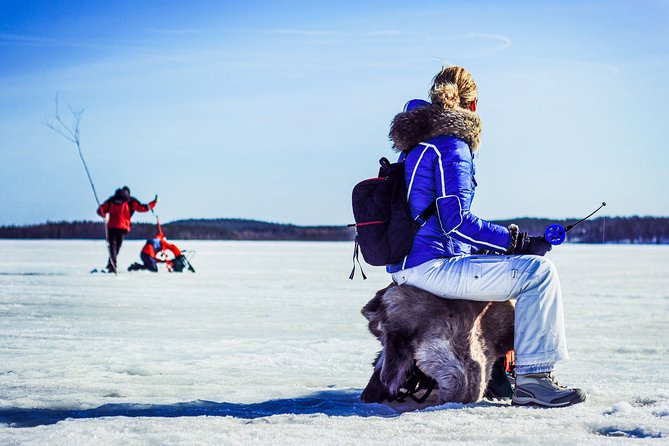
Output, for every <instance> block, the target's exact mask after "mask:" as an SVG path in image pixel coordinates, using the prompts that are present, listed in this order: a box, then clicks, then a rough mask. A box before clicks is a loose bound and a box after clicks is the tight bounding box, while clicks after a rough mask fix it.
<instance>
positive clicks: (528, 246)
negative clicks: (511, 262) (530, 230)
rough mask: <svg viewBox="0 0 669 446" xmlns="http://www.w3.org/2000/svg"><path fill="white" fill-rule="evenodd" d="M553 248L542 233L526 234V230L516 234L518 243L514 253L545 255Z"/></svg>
mask: <svg viewBox="0 0 669 446" xmlns="http://www.w3.org/2000/svg"><path fill="white" fill-rule="evenodd" d="M551 249H553V245H551V244H550V243H548V241H547V240H546V239H545V238H544V236H543V235H532V236H530V235H528V234H527V232H521V233H520V234H519V235H518V244H517V245H516V249H515V250H514V254H532V255H535V256H543V255H546V253H547V252H548V251H550V250H551Z"/></svg>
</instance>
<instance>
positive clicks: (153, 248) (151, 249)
mask: <svg viewBox="0 0 669 446" xmlns="http://www.w3.org/2000/svg"><path fill="white" fill-rule="evenodd" d="M164 250H168V251H172V254H174V258H177V257H179V256H180V255H181V250H180V249H179V248H177V246H176V245H173V244H172V243H170V242H168V241H167V240H166V239H165V237H164V236H162V235H161V234H159V235H157V236H155V237H154V238H150V239H148V240H147V241H146V243H145V244H144V247H143V248H142V252H143V253H145V254H148V255H149V256H151V257H153V258H156V254H157V253H158V252H160V251H164ZM157 260H159V261H162V259H157Z"/></svg>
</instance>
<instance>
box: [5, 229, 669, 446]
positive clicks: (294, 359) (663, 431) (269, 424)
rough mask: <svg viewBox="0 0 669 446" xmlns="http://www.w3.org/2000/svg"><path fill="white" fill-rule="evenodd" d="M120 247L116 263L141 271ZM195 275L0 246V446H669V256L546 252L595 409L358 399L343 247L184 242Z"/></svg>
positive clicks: (364, 288)
mask: <svg viewBox="0 0 669 446" xmlns="http://www.w3.org/2000/svg"><path fill="white" fill-rule="evenodd" d="M141 245H142V244H141V242H136V241H128V242H126V243H124V245H123V247H122V250H121V255H120V256H119V266H120V267H122V268H125V267H127V266H128V265H129V264H130V263H131V262H133V261H135V260H138V253H139V250H140V248H141ZM178 245H179V246H180V247H183V248H186V249H190V250H195V251H197V255H196V256H195V257H194V258H193V259H192V263H193V265H194V266H195V268H196V270H197V273H195V274H192V273H183V274H168V273H167V272H165V271H161V272H160V273H158V274H152V273H148V272H135V273H128V272H125V271H124V272H121V273H120V274H119V275H118V277H115V276H114V275H113V274H89V273H88V271H89V270H91V269H93V268H94V267H100V266H101V265H103V264H104V263H105V247H104V243H102V242H91V241H9V240H0V253H1V255H0V444H3V445H5V444H54V445H56V444H57V445H62V444H119V445H120V444H123V445H127V444H216V445H218V444H231V445H236V444H351V445H354V444H356V445H357V444H417V445H425V444H432V443H436V444H440V443H441V444H443V443H449V442H452V443H458V444H505V445H508V444H514V443H516V444H543V445H556V444H563V445H574V444H581V445H582V444H593V445H594V444H597V445H600V444H615V445H619V444H623V443H624V444H634V445H637V444H666V442H667V438H669V384H667V380H668V378H667V375H668V372H669V363H668V359H667V358H668V353H669V347H668V345H669V344H668V343H667V335H668V334H669V330H668V328H669V247H668V246H585V245H565V246H558V247H556V248H555V249H554V250H553V252H551V253H550V254H549V256H550V258H551V259H552V260H553V261H554V262H555V263H556V264H557V266H558V269H559V271H560V277H561V281H562V287H563V292H564V297H565V311H566V318H567V334H568V338H569V345H570V352H571V356H572V359H571V360H570V361H567V362H564V363H562V364H559V366H558V369H557V377H558V379H559V381H560V382H562V383H565V384H567V385H575V386H580V387H582V388H583V389H584V390H585V391H586V392H587V394H588V400H587V401H586V402H585V403H584V404H581V405H578V406H574V407H571V408H564V409H548V410H547V409H536V408H518V407H512V406H510V405H509V402H508V401H483V402H480V403H478V404H469V405H460V404H445V405H442V406H437V407H431V408H428V409H423V410H420V411H412V410H411V409H413V408H412V407H411V406H409V405H406V406H394V407H389V406H385V405H381V404H363V403H361V402H360V401H359V399H358V397H359V394H360V392H361V390H362V388H364V386H365V385H366V384H367V380H368V379H369V377H370V375H371V372H372V367H371V365H370V363H371V361H372V360H373V358H374V355H375V353H376V352H377V350H378V348H379V345H378V343H377V341H376V340H375V339H374V338H373V336H372V335H371V334H370V333H368V332H367V328H366V325H365V322H366V321H365V319H364V318H363V317H362V315H361V314H360V309H361V307H362V306H363V305H364V304H365V303H366V302H367V301H368V300H369V299H371V298H372V297H373V295H374V292H375V291H376V290H378V289H380V288H383V287H385V286H386V285H387V284H388V282H389V278H388V276H387V275H386V274H385V273H384V271H383V269H382V268H372V267H366V269H365V272H366V273H367V274H368V275H369V280H367V281H364V282H363V281H362V280H361V279H359V278H356V280H355V281H350V280H348V274H349V272H350V268H351V263H350V261H351V260H350V259H351V253H352V248H353V246H352V244H351V243H285V242H276V243H271V242H267V243H265V242H195V241H189V242H181V243H178Z"/></svg>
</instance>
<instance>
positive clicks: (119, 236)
mask: <svg viewBox="0 0 669 446" xmlns="http://www.w3.org/2000/svg"><path fill="white" fill-rule="evenodd" d="M127 233H128V231H126V230H125V229H117V228H109V229H108V230H107V242H109V262H108V263H107V269H108V270H109V271H116V269H115V268H114V267H116V266H118V265H117V263H116V256H117V255H118V252H119V251H120V250H121V245H122V244H123V238H124V237H125V235H126V234H127Z"/></svg>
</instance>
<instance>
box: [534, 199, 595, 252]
mask: <svg viewBox="0 0 669 446" xmlns="http://www.w3.org/2000/svg"><path fill="white" fill-rule="evenodd" d="M604 206H606V202H605V201H602V204H601V206H599V207H598V208H597V209H595V210H594V211H593V212H592V213H591V214H590V215H588V216H587V217H585V218H582V219H580V220H579V221H577V222H576V223H574V224H571V225H569V226H567V227H566V228H565V227H563V226H562V225H559V224H557V223H556V224H552V225H550V226H549V227H547V228H546V231H545V232H544V238H545V239H546V241H547V242H548V243H550V244H551V245H560V244H562V243H563V242H564V241H565V240H566V239H567V232H568V231H570V230H571V229H572V228H573V227H574V226H576V225H577V224H579V223H581V222H584V221H585V220H587V219H588V218H590V217H592V216H593V215H595V213H596V212H597V211H599V210H600V209H601V208H603V207H604Z"/></svg>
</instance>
